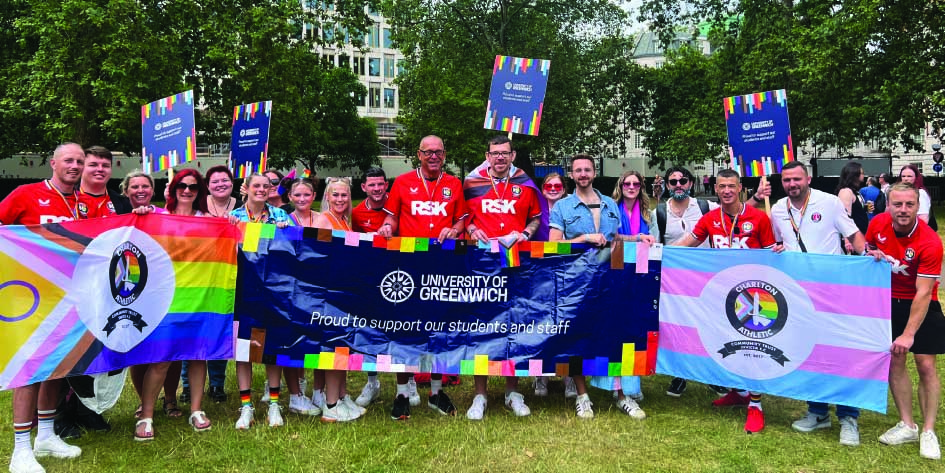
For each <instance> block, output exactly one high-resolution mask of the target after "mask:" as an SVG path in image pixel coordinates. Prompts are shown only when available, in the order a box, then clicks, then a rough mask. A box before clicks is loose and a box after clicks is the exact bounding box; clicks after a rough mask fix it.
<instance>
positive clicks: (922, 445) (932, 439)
mask: <svg viewBox="0 0 945 473" xmlns="http://www.w3.org/2000/svg"><path fill="white" fill-rule="evenodd" d="M919 456H921V457H922V458H928V459H929V460H941V459H942V451H941V449H940V448H939V446H938V437H936V436H935V432H932V431H931V430H926V431H925V432H922V435H920V436H919Z"/></svg>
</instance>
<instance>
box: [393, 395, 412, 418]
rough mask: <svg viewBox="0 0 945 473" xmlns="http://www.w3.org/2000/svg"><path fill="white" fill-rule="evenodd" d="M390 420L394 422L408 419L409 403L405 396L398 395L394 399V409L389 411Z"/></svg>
mask: <svg viewBox="0 0 945 473" xmlns="http://www.w3.org/2000/svg"><path fill="white" fill-rule="evenodd" d="M390 418H391V419H394V420H407V419H409V418H410V401H409V400H408V399H407V396H404V395H402V394H399V395H397V397H395V398H394V407H393V408H392V409H391V410H390Z"/></svg>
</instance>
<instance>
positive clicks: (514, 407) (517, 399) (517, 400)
mask: <svg viewBox="0 0 945 473" xmlns="http://www.w3.org/2000/svg"><path fill="white" fill-rule="evenodd" d="M505 407H508V408H509V409H510V410H511V411H512V412H513V413H514V414H515V415H516V416H518V417H525V416H527V415H530V414H531V413H532V410H531V409H529V408H528V406H526V405H525V396H522V395H521V394H519V393H517V392H511V393H508V394H506V395H505Z"/></svg>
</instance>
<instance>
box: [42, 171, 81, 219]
mask: <svg viewBox="0 0 945 473" xmlns="http://www.w3.org/2000/svg"><path fill="white" fill-rule="evenodd" d="M46 185H47V186H49V188H51V189H55V191H56V194H59V198H60V199H62V203H63V204H65V205H66V208H67V209H69V213H70V214H72V220H78V219H79V193H78V192H76V190H75V189H73V190H72V196H73V197H75V205H74V206H72V207H69V201H68V200H66V196H65V194H63V193H62V192H60V191H59V189H58V188H57V187H56V186H54V185H53V184H52V182H49V179H46Z"/></svg>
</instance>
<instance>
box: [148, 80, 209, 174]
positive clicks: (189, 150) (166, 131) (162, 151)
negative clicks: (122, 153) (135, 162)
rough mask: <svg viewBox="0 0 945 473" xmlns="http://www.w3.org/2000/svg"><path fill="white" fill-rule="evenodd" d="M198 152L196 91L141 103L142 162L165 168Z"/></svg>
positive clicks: (150, 169) (153, 169)
mask: <svg viewBox="0 0 945 473" xmlns="http://www.w3.org/2000/svg"><path fill="white" fill-rule="evenodd" d="M196 156H197V129H196V127H195V126H194V91H193V90H188V91H187V92H181V93H179V94H176V95H172V96H170V97H165V98H163V99H161V100H157V101H154V102H151V103H149V104H147V105H142V106H141V160H142V162H141V166H142V169H144V172H146V173H152V172H158V171H163V170H165V169H168V168H173V167H174V166H177V165H178V164H181V163H186V162H188V161H193V160H194V157H196Z"/></svg>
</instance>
